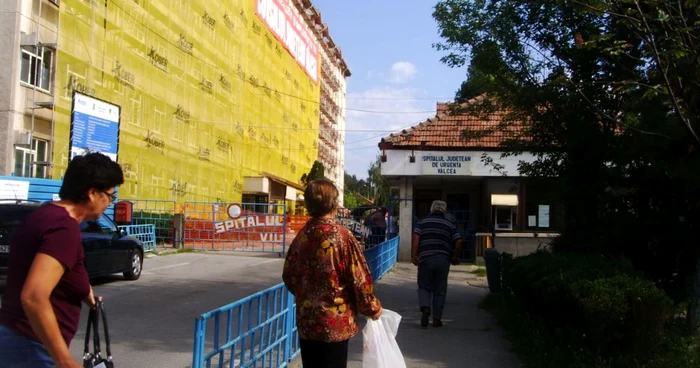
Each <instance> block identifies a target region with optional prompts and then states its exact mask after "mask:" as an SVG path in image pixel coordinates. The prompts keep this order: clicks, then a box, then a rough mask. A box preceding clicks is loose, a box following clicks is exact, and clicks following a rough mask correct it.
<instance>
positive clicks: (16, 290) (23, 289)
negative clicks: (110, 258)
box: [0, 153, 124, 368]
mask: <svg viewBox="0 0 700 368" xmlns="http://www.w3.org/2000/svg"><path fill="white" fill-rule="evenodd" d="M122 183H124V176H123V174H122V170H121V168H120V167H119V165H118V164H117V163H116V162H114V161H112V160H111V159H110V158H109V157H107V156H105V155H103V154H100V153H91V154H87V155H85V156H77V157H74V158H73V159H72V160H71V162H70V163H69V164H68V168H67V170H66V173H65V176H64V178H63V184H62V185H61V190H60V191H59V195H60V197H61V200H60V201H58V202H52V203H47V204H45V205H43V206H41V207H40V208H38V209H37V210H36V211H34V212H33V213H32V214H31V215H29V216H28V217H27V219H25V220H24V222H23V223H22V225H20V227H19V228H18V229H17V231H16V232H15V234H14V236H13V238H12V242H11V245H10V259H9V263H8V271H7V286H6V288H5V295H3V298H2V308H0V367H3V368H12V367H32V368H35V367H36V368H53V367H58V368H64V367H68V368H80V367H82V364H81V363H78V362H77V361H76V360H75V359H73V358H72V357H71V354H70V351H69V350H68V346H69V345H70V341H71V340H72V339H73V336H75V333H76V331H77V329H78V322H79V320H80V308H81V304H82V303H83V302H85V303H86V304H88V305H89V306H90V307H91V308H92V307H94V306H95V298H94V296H93V293H92V287H91V286H90V280H89V278H88V275H87V271H86V270H85V253H84V251H83V246H82V241H81V238H80V227H79V226H80V223H81V222H83V221H85V220H91V219H96V218H98V217H99V216H100V215H101V214H102V213H103V212H104V211H105V210H106V209H107V207H109V205H110V204H111V203H112V202H113V201H114V200H115V199H116V194H115V187H116V186H118V185H120V184H122Z"/></svg>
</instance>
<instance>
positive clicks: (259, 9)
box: [255, 0, 319, 83]
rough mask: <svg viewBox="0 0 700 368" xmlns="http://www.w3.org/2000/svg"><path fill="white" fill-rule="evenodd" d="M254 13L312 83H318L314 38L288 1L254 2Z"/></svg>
mask: <svg viewBox="0 0 700 368" xmlns="http://www.w3.org/2000/svg"><path fill="white" fill-rule="evenodd" d="M255 13H256V14H257V15H258V17H259V18H260V20H262V21H263V23H265V25H266V26H267V28H268V29H269V30H270V32H272V34H274V35H275V37H276V38H277V39H278V40H279V41H280V42H281V43H282V45H284V47H285V48H286V49H287V51H289V53H290V54H291V55H292V57H293V58H294V60H296V61H297V63H299V65H300V66H301V68H302V69H304V71H305V72H306V74H307V75H308V76H309V78H311V80H312V81H313V82H314V83H318V72H319V70H318V56H319V55H318V45H317V44H316V37H315V36H314V35H313V33H311V30H310V29H309V27H308V26H307V25H306V23H305V22H304V19H302V18H301V17H300V16H299V14H298V13H296V12H295V11H294V8H292V5H290V4H289V1H288V0H256V5H255Z"/></svg>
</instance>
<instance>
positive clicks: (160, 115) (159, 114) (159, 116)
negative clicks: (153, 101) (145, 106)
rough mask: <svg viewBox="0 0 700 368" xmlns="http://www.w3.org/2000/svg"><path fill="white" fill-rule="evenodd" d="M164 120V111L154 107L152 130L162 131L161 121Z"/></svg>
mask: <svg viewBox="0 0 700 368" xmlns="http://www.w3.org/2000/svg"><path fill="white" fill-rule="evenodd" d="M164 120H165V112H163V111H160V110H158V107H155V113H154V114H153V131H154V132H156V133H161V132H162V131H163V121H164Z"/></svg>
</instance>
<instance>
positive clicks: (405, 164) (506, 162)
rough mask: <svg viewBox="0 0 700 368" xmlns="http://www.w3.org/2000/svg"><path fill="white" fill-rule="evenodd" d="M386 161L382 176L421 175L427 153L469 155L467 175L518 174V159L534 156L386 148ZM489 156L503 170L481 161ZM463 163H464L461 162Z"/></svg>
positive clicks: (530, 160) (532, 156) (532, 160)
mask: <svg viewBox="0 0 700 368" xmlns="http://www.w3.org/2000/svg"><path fill="white" fill-rule="evenodd" d="M384 152H385V153H386V156H387V160H386V162H382V175H384V176H422V175H423V156H427V155H461V156H470V157H471V162H468V163H466V164H467V165H469V169H470V172H471V174H470V175H467V176H503V173H506V175H507V176H519V175H520V172H519V171H518V163H519V162H520V161H525V162H534V161H535V156H534V155H532V154H530V153H524V154H522V155H519V156H511V157H505V158H501V154H502V152H484V151H411V150H386V151H384ZM412 153H414V154H415V157H416V160H415V162H410V156H411V154H412ZM484 154H485V155H486V157H490V158H492V159H493V162H494V163H495V164H498V165H503V171H502V172H498V171H496V170H494V169H493V166H487V165H485V164H484V162H482V155H484ZM463 164H465V163H463Z"/></svg>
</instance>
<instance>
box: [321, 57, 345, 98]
mask: <svg viewBox="0 0 700 368" xmlns="http://www.w3.org/2000/svg"><path fill="white" fill-rule="evenodd" d="M321 78H322V79H325V80H326V81H327V82H328V85H329V86H330V88H331V89H332V90H333V91H334V92H336V91H338V90H339V89H340V80H339V79H338V78H336V76H335V75H333V66H332V65H331V64H329V63H328V62H327V61H325V60H323V61H322V62H321Z"/></svg>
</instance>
